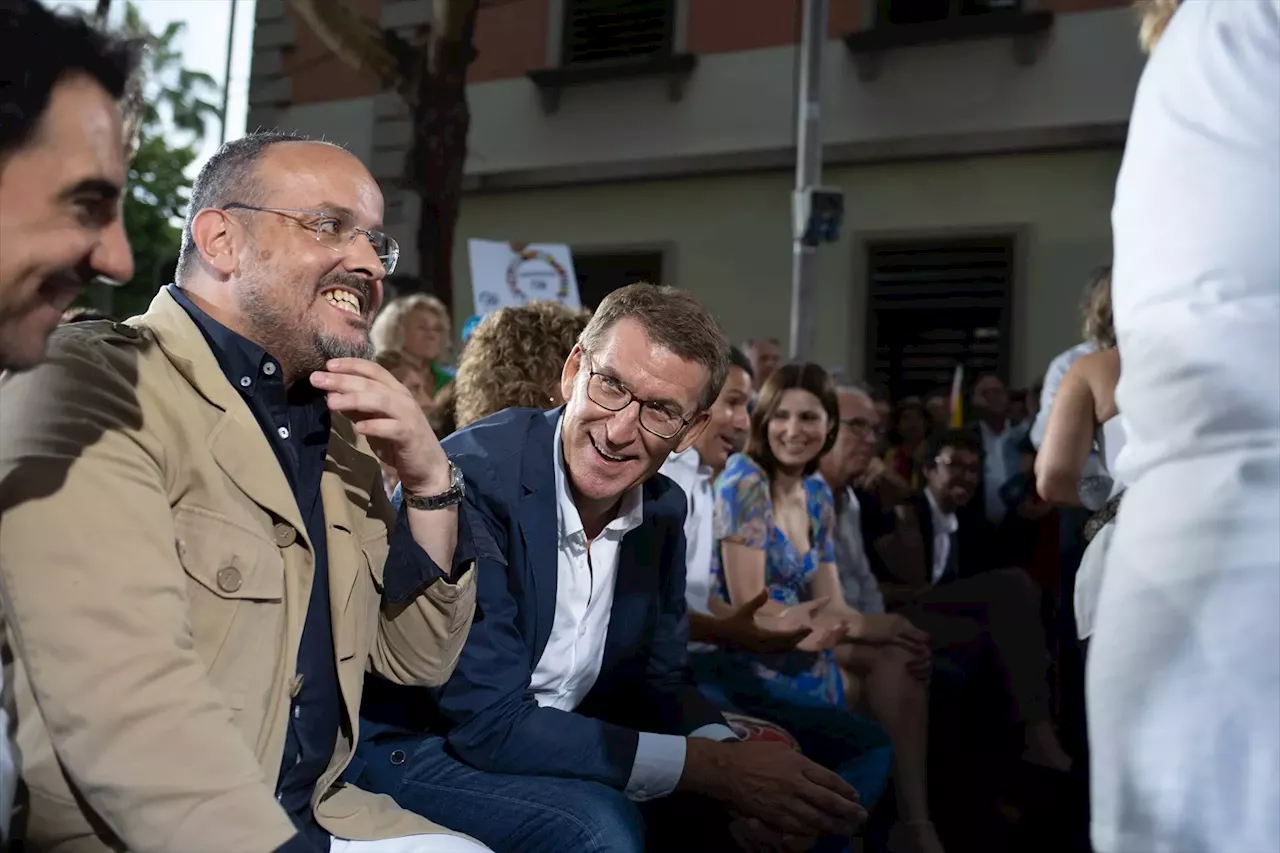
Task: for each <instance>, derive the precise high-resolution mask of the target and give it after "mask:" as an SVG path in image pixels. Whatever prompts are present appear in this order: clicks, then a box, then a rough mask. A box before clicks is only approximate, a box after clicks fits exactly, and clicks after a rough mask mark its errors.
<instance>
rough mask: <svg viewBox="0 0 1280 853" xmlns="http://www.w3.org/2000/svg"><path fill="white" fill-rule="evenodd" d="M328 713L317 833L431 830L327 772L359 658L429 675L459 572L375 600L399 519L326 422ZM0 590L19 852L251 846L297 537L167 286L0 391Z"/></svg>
mask: <svg viewBox="0 0 1280 853" xmlns="http://www.w3.org/2000/svg"><path fill="white" fill-rule="evenodd" d="M321 497H322V500H323V502H324V513H325V521H326V524H327V527H328V534H327V536H328V552H329V584H330V598H331V601H332V605H331V606H332V610H333V633H334V646H335V649H334V653H335V654H336V655H337V660H338V676H339V682H340V684H341V689H342V698H343V704H344V706H345V707H344V710H345V718H346V724H345V725H344V726H343V727H342V733H341V734H340V735H339V738H338V743H337V745H336V747H335V749H334V754H333V759H332V761H331V762H330V764H329V768H328V770H327V772H326V773H325V774H324V776H323V777H322V778H321V780H320V782H319V784H318V785H317V786H316V791H315V794H314V796H313V800H312V804H313V808H314V809H315V814H316V817H317V819H318V820H319V822H320V824H321V825H322V826H323V827H324V828H325V829H326V830H328V831H329V832H331V833H333V834H334V835H337V836H340V837H344V838H353V839H368V838H385V837H395V836H401V835H411V834H415V833H431V832H446V831H447V830H444V829H442V828H440V827H438V826H435V825H434V824H431V823H430V822H428V821H426V820H425V819H423V818H421V817H418V816H417V815H413V814H410V813H408V812H405V811H402V810H401V809H399V808H398V807H397V806H396V805H395V804H394V803H393V802H392V801H391V799H390V798H388V797H385V796H375V795H372V794H368V793H365V792H363V791H360V790H357V789H355V788H353V787H351V786H350V785H344V784H342V783H340V782H338V781H337V780H338V777H339V775H340V774H341V773H342V771H343V769H344V768H345V767H346V766H347V763H348V762H349V761H350V758H351V753H352V749H353V743H354V741H355V740H356V737H357V734H356V726H357V721H358V716H357V711H358V709H359V705H360V692H361V686H362V681H363V677H364V674H365V669H366V666H369V667H372V669H373V670H375V671H376V672H378V673H380V674H382V675H383V676H385V677H387V678H389V679H391V680H392V681H394V682H397V683H402V684H416V685H437V684H440V683H442V682H444V681H445V680H446V679H447V678H448V677H449V675H450V674H451V672H452V671H453V668H454V666H455V665H456V663H457V660H458V655H459V653H460V651H461V649H462V644H463V642H464V641H465V639H466V636H467V632H468V630H469V628H470V625H471V618H472V615H473V612H474V610H475V587H474V572H472V571H468V572H467V573H466V574H465V575H463V577H462V579H461V581H460V582H459V583H458V584H457V585H449V584H447V583H445V582H443V581H437V582H436V583H434V584H433V585H432V586H431V587H430V588H429V589H428V590H427V591H426V592H425V593H424V594H423V595H421V596H419V597H418V598H417V599H416V600H415V601H414V602H413V603H412V604H411V605H409V606H408V607H402V608H395V609H392V608H383V607H382V606H381V596H380V587H381V575H382V568H383V563H384V561H385V559H386V556H387V551H388V543H387V540H388V532H389V529H390V526H391V525H392V524H394V520H395V515H394V510H393V508H392V507H391V505H390V503H389V501H388V500H387V498H386V495H385V492H384V491H383V488H382V475H381V471H380V470H379V466H378V463H377V461H376V460H375V459H374V458H373V457H372V456H371V455H370V453H369V449H368V445H367V443H366V442H365V440H364V439H363V438H358V437H357V436H356V435H355V433H354V431H353V430H352V428H351V424H350V422H349V421H347V420H346V419H345V418H341V417H336V416H335V418H334V426H333V431H332V434H331V437H330V440H329V449H328V458H327V461H326V470H325V473H324V476H323V480H322V483H321ZM0 513H2V515H0V592H2V593H3V604H4V608H5V610H4V612H5V613H6V616H7V621H8V631H7V641H8V643H9V644H11V646H12V648H13V649H14V650H16V657H17V661H16V666H15V671H14V681H15V683H14V685H13V686H14V689H15V692H16V702H17V743H18V746H19V749H20V751H21V770H22V776H23V780H24V782H25V783H26V785H27V786H28V788H29V794H30V802H29V806H28V814H27V816H26V834H27V839H28V841H27V848H26V849H27V850H28V851H45V850H57V851H95V853H97V851H105V850H107V849H109V848H112V847H114V848H116V849H119V848H120V847H123V848H124V849H127V850H130V851H135V853H153V851H154V853H266V851H271V850H274V849H275V848H276V847H278V846H279V845H280V844H282V843H284V842H285V841H286V840H288V839H289V838H290V836H292V835H293V834H294V828H293V826H292V824H291V823H290V821H289V818H288V817H287V816H286V814H285V812H284V810H283V809H282V808H281V807H280V806H279V804H278V803H277V802H276V799H275V796H274V793H273V792H274V785H275V781H276V778H277V776H278V773H279V765H280V760H281V756H282V753H283V751H284V744H285V729H286V722H287V717H288V709H289V705H290V688H291V681H292V679H293V674H294V673H293V669H292V667H293V665H294V661H295V660H296V659H297V653H298V645H299V641H300V638H301V635H302V625H303V617H304V615H305V612H306V607H307V602H308V599H309V596H310V584H311V578H312V571H313V566H312V559H311V550H310V548H309V547H308V545H307V533H306V527H305V525H304V523H303V520H302V517H301V514H300V513H299V510H298V507H297V504H296V502H295V500H294V498H293V494H292V491H291V490H290V487H289V484H288V482H287V481H286V479H285V475H284V473H283V471H282V470H281V468H280V465H279V464H278V463H277V461H276V458H275V455H274V454H273V452H272V449H271V447H270V445H269V444H268V443H267V439H266V438H265V436H264V435H263V432H262V429H261V427H259V425H258V423H257V421H256V420H255V419H254V417H253V414H252V413H251V412H250V410H249V408H248V407H247V406H246V405H245V403H244V401H243V400H242V398H241V396H240V394H239V393H238V392H237V391H236V389H235V388H233V387H232V386H231V384H230V383H229V382H228V381H227V379H226V378H225V377H224V375H223V373H222V370H221V369H220V367H219V365H218V362H217V361H216V359H215V358H214V355H213V353H212V352H211V351H210V349H209V347H208V345H207V344H206V342H205V339H204V337H203V336H202V335H201V333H200V331H199V330H198V328H197V327H196V325H195V323H194V322H193V321H192V320H191V319H190V317H189V316H188V315H187V313H186V312H185V311H184V310H183V309H182V307H181V306H180V305H178V304H177V303H176V302H175V301H174V300H173V298H172V297H171V296H170V295H169V294H168V293H166V292H164V291H161V292H160V294H159V295H158V296H157V297H156V298H155V301H154V302H152V304H151V308H150V310H149V311H148V312H147V313H146V314H145V315H143V316H141V317H135V318H133V319H132V320H130V321H129V322H128V323H127V324H116V325H115V326H109V325H107V324H105V323H91V324H80V325H76V326H69V327H64V328H62V329H60V330H59V331H58V332H57V333H56V334H55V335H54V337H53V341H52V343H51V346H50V351H49V356H48V359H47V361H46V362H45V363H44V364H43V365H41V366H40V367H38V368H36V369H35V370H33V371H31V372H29V373H24V374H20V375H17V376H10V377H8V378H7V379H5V381H4V382H3V383H2V384H0Z"/></svg>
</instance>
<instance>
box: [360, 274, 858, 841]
mask: <svg viewBox="0 0 1280 853" xmlns="http://www.w3.org/2000/svg"><path fill="white" fill-rule="evenodd" d="M727 372H728V343H727V341H726V340H725V338H724V335H723V333H722V332H721V331H720V328H719V326H718V325H717V324H716V322H715V320H714V319H713V318H712V317H711V316H710V315H709V314H708V312H707V311H706V309H705V308H703V307H702V305H701V304H700V303H698V301H697V300H696V299H694V298H693V297H692V296H691V295H689V294H687V293H684V292H682V291H677V290H672V289H670V288H661V287H654V286H652V285H647V284H639V285H631V286H629V287H625V288H622V289H620V290H617V291H615V292H613V293H612V294H610V295H609V296H608V297H606V298H605V299H604V301H602V302H601V304H600V307H599V308H598V309H597V311H596V313H595V315H594V317H593V319H592V321H591V323H590V324H589V325H588V326H587V328H586V329H585V330H584V331H583V333H582V336H581V338H580V340H579V343H578V344H577V345H576V346H575V347H574V349H573V352H572V353H571V354H570V356H569V358H568V360H567V361H566V363H565V367H564V371H563V374H562V377H561V391H562V394H563V397H564V399H565V400H566V401H567V402H566V404H565V406H564V407H563V408H562V409H557V410H554V411H550V412H542V411H537V410H530V409H509V410H507V411H505V412H502V413H499V414H497V415H494V416H492V417H490V418H487V419H485V420H482V421H480V422H478V423H476V424H474V425H472V426H471V427H469V428H467V429H466V430H463V431H462V432H459V433H456V434H455V435H453V436H451V437H449V438H448V439H446V441H445V442H444V447H445V450H446V451H447V452H448V454H449V456H450V458H451V459H452V460H453V462H454V464H455V465H456V466H457V467H458V468H459V469H460V470H461V471H462V472H463V475H464V479H465V501H466V504H467V512H468V515H469V516H471V517H473V518H478V519H480V520H481V521H482V522H483V524H484V526H485V527H487V529H488V532H489V533H490V534H491V537H492V539H491V541H485V542H480V541H479V540H477V564H476V569H475V572H476V585H477V604H476V618H475V622H474V624H473V627H472V629H471V635H470V638H469V639H468V642H467V645H466V647H465V648H464V650H463V652H462V657H461V659H460V661H459V663H458V666H457V669H456V670H455V672H454V675H453V677H452V678H451V679H450V681H449V682H448V683H447V684H445V685H444V686H443V687H440V688H432V689H416V688H409V689H405V688H400V687H397V686H394V685H391V684H390V683H389V682H385V681H382V680H380V679H378V678H377V677H376V676H370V678H369V684H368V686H367V688H366V693H365V701H364V706H363V709H362V717H363V718H364V720H363V722H362V724H361V733H362V735H363V737H364V740H363V743H362V745H361V747H360V750H359V753H358V758H359V759H360V760H361V766H360V767H356V768H353V770H352V771H349V778H351V779H352V781H358V783H359V784H360V785H361V786H362V787H363V788H365V789H366V790H372V791H376V792H381V793H386V794H390V795H391V796H392V797H394V798H395V799H396V801H397V802H398V803H399V804H400V805H401V806H402V807H404V808H407V809H410V810H412V811H416V812H418V813H420V814H422V815H424V816H426V817H428V818H431V817H439V818H441V819H446V818H447V822H448V825H449V826H450V827H452V828H454V829H455V830H458V831H461V832H465V833H468V834H469V835H472V836H474V837H475V838H477V839H480V840H481V841H483V842H484V843H485V844H487V845H488V846H490V847H491V848H493V850H495V851H496V853H533V851H546V853H553V852H554V853H560V851H566V853H568V851H572V853H579V851H586V853H639V851H642V850H644V849H645V843H646V831H647V835H648V841H649V844H650V845H651V846H650V849H655V845H659V846H660V849H664V850H673V851H674V850H680V849H713V848H712V847H710V846H708V845H709V844H711V843H719V842H720V841H721V840H723V841H726V842H727V841H728V839H729V838H730V837H732V838H733V839H736V841H737V842H739V843H741V844H743V845H745V846H747V847H754V846H756V845H759V844H771V843H779V842H784V841H785V842H786V843H789V844H793V845H794V844H798V845H800V846H803V845H804V843H805V840H806V839H809V838H813V837H816V836H819V835H822V834H836V835H840V834H844V835H848V834H849V833H850V832H851V831H852V830H853V828H854V826H855V825H856V823H857V822H858V821H860V820H861V819H862V818H863V817H865V813H864V812H863V811H862V809H861V808H860V807H859V806H858V805H857V793H856V792H855V791H853V789H852V788H850V787H849V786H848V785H847V784H846V783H845V782H843V781H842V780H841V779H840V778H839V777H838V776H836V775H835V774H834V773H831V772H830V771H827V770H825V769H824V768H822V767H819V766H818V765H816V764H814V763H813V762H811V761H809V760H808V759H805V758H804V757H802V756H800V755H799V754H798V753H795V752H793V751H791V750H790V749H788V748H787V747H785V746H782V745H780V744H765V743H741V742H738V741H737V740H736V738H735V737H734V735H733V732H732V731H731V730H730V729H729V728H728V726H727V725H726V724H725V721H724V718H723V717H722V716H721V715H720V713H719V711H717V710H716V709H715V707H713V706H712V705H711V704H709V703H708V702H707V701H706V700H705V699H704V698H703V697H702V695H701V694H700V693H699V691H698V689H697V687H696V686H695V684H694V683H693V681H692V679H691V677H690V675H689V673H688V671H687V668H686V647H687V643H688V639H689V636H688V620H687V615H686V612H685V593H684V567H685V541H684V532H683V524H684V516H685V511H686V500H685V496H684V494H683V492H681V491H680V489H679V487H678V486H676V485H675V484H674V483H672V482H671V481H670V480H668V479H667V478H665V477H662V476H660V475H657V471H658V469H659V468H660V467H661V466H662V463H663V462H664V461H665V460H666V458H667V456H668V454H669V453H670V452H671V451H673V450H683V449H685V448H687V447H688V446H690V445H691V444H692V443H693V441H694V439H696V438H697V436H698V434H699V433H700V432H701V430H702V429H703V427H704V426H705V422H706V411H707V409H708V408H709V406H710V405H711V403H712V402H713V401H714V400H715V399H716V396H717V395H718V394H719V390H720V386H721V385H722V384H723V382H724V378H725V375H726V374H727ZM671 794H675V795H676V796H671V797H668V795H671ZM711 838H714V839H715V842H710V841H709V839H711ZM657 839H662V840H661V841H657Z"/></svg>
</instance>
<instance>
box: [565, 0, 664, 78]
mask: <svg viewBox="0 0 1280 853" xmlns="http://www.w3.org/2000/svg"><path fill="white" fill-rule="evenodd" d="M675 3H676V0H565V8H564V40H563V42H562V44H563V48H562V50H563V55H562V56H561V63H562V64H563V65H574V64H577V63H585V62H598V61H600V60H609V59H625V58H628V57H635V56H654V55H664V54H670V53H671V45H672V40H673V37H674V34H675Z"/></svg>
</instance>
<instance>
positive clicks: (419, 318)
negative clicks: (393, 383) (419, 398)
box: [370, 293, 454, 400]
mask: <svg viewBox="0 0 1280 853" xmlns="http://www.w3.org/2000/svg"><path fill="white" fill-rule="evenodd" d="M452 328H453V324H452V323H451V322H450V319H449V311H448V309H447V308H445V307H444V303H443V302H441V301H440V300H439V299H436V298H435V297H434V296H428V295H427V294H425V293H414V294H411V295H409V296H401V297H399V298H397V299H393V300H391V301H390V302H388V303H387V305H386V307H384V308H383V309H382V312H381V313H380V314H378V317H377V319H376V320H374V321H373V329H372V330H371V332H370V337H371V338H372V339H373V345H374V346H375V347H376V348H377V350H378V352H379V353H380V354H381V353H388V352H395V353H399V354H400V356H401V357H402V358H403V359H404V362H405V364H406V365H407V366H408V367H410V368H411V369H413V370H416V371H417V372H418V375H419V376H421V377H422V390H423V393H424V394H426V395H427V399H429V400H430V399H434V398H435V396H436V394H438V393H439V392H440V389H442V388H444V386H446V385H448V384H449V383H450V382H452V381H453V374H454V372H453V370H452V369H450V368H449V367H447V366H445V365H444V363H443V361H444V359H445V356H446V355H447V353H448V350H449V340H450V337H451V334H452ZM401 381H403V380H401Z"/></svg>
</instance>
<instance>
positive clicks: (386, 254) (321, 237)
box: [222, 202, 400, 275]
mask: <svg viewBox="0 0 1280 853" xmlns="http://www.w3.org/2000/svg"><path fill="white" fill-rule="evenodd" d="M222 209H223V210H253V211H257V212H258V213H275V214H279V215H280V216H284V217H287V218H289V219H292V220H293V221H295V222H297V223H298V224H299V225H302V226H303V227H304V228H307V229H308V230H310V231H313V232H315V237H316V241H317V242H318V243H320V244H321V245H322V246H326V247H328V248H330V249H333V250H334V251H335V252H342V251H346V248H347V247H348V246H350V245H351V243H352V242H353V241H354V240H355V239H356V237H357V235H360V234H363V235H364V237H365V239H366V240H368V241H369V245H370V246H372V247H373V252H374V254H375V255H377V256H378V260H379V261H381V262H382V269H383V271H384V272H385V273H386V274H387V275H391V273H393V272H395V269H396V262H397V261H399V260H400V244H399V243H397V242H396V241H395V240H392V239H391V238H390V237H388V236H387V235H386V234H384V233H382V232H381V231H370V230H369V229H367V228H357V227H356V226H355V225H352V224H351V223H349V222H344V221H343V220H342V219H341V218H339V217H337V216H334V215H333V214H332V213H327V212H325V211H323V210H299V209H298V208H296V207H257V206H256V205H252V204H240V203H239V202H232V203H231V204H224V205H223V206H222ZM291 213H304V214H307V215H308V216H314V217H316V220H315V222H314V223H313V224H308V223H304V222H302V221H301V220H300V219H298V218H297V217H295V216H290V215H289V214H291Z"/></svg>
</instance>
